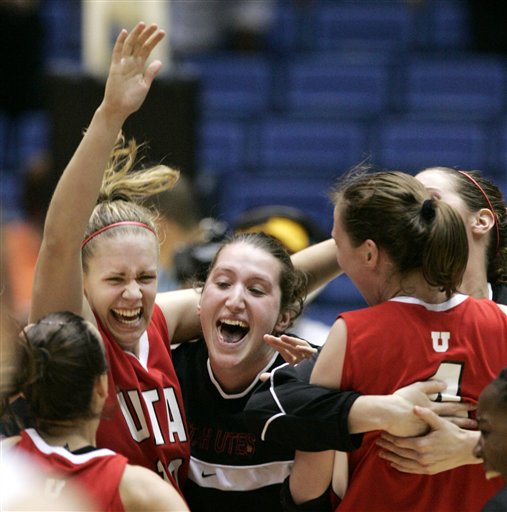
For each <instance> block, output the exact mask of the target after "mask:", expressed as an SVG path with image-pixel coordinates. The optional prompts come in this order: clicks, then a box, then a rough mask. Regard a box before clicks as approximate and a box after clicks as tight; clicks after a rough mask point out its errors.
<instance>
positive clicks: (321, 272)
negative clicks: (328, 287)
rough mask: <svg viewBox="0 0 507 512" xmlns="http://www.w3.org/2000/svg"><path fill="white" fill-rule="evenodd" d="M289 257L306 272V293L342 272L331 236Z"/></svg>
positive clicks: (298, 267) (297, 266)
mask: <svg viewBox="0 0 507 512" xmlns="http://www.w3.org/2000/svg"><path fill="white" fill-rule="evenodd" d="M291 259H292V263H293V264H294V266H295V267H296V268H297V269H299V270H302V271H303V272H305V273H306V274H307V276H308V293H310V292H313V291H314V290H316V289H317V288H319V287H320V286H323V285H325V284H326V283H328V282H329V281H331V280H332V279H334V278H335V277H337V276H339V275H340V274H341V273H342V270H341V268H340V267H339V266H338V261H337V260H336V245H335V242H334V240H333V239H331V238H330V239H329V240H325V241H324V242H320V243H318V244H314V245H310V247H307V248H306V249H303V250H301V251H299V252H296V253H294V254H293V255H292V256H291Z"/></svg>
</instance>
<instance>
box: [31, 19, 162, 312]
mask: <svg viewBox="0 0 507 512" xmlns="http://www.w3.org/2000/svg"><path fill="white" fill-rule="evenodd" d="M163 37H164V32H163V31H161V30H159V29H158V28H157V26H156V25H149V26H145V24H144V23H138V24H137V25H136V27H135V28H134V29H133V30H132V32H130V33H128V32H127V31H126V30H122V31H121V32H120V34H119V36H118V38H117V40H116V43H115V45H114V49H113V54H112V59H111V67H110V70H109V76H108V78H107V83H106V88H105V94H104V99H103V100H102V103H101V104H100V106H99V107H98V109H97V110H96V111H95V114H94V116H93V118H92V120H91V123H90V125H89V127H88V129H87V131H86V133H85V135H84V137H83V139H82V140H81V143H80V144H79V146H78V148H77V150H76V152H75V153H74V155H73V157H72V158H71V160H70V162H69V164H68V165H67V167H66V168H65V170H64V172H63V174H62V177H61V178H60V181H59V182H58V185H57V187H56V189H55V193H54V195H53V198H52V200H51V203H50V205H49V208H48V212H47V215H46V222H45V226H44V235H43V239H42V245H41V249H40V252H39V258H38V261H37V266H36V270H35V278H34V288H33V296H32V309H31V313H30V320H31V321H32V322H33V321H36V320H37V319H39V318H40V317H41V316H43V315H44V314H46V313H48V312H51V311H56V310H70V311H73V312H75V313H77V314H85V316H87V317H88V318H90V314H89V313H90V312H89V311H86V309H85V308H86V305H85V304H84V300H83V276H82V268H81V242H82V239H83V234H84V231H85V229H86V225H87V223H88V220H89V217H90V215H91V212H92V210H93V208H94V206H95V204H96V202H97V197H98V194H99V190H100V185H101V183H102V178H103V173H104V171H105V168H106V165H107V161H108V159H109V155H110V152H111V150H112V149H113V146H114V143H115V141H116V139H117V137H118V134H119V131H120V129H121V127H122V126H123V123H124V122H125V120H126V119H127V117H128V116H129V115H130V114H132V113H133V112H135V111H136V110H138V109H139V107H140V106H141V105H142V103H143V101H144V99H145V98H146V95H147V93H148V91H149V89H150V86H151V83H152V81H153V79H154V78H155V76H156V74H157V73H158V71H159V70H160V67H161V63H160V62H159V61H154V62H152V63H151V64H150V65H149V66H148V67H146V62H147V59H148V57H149V55H150V53H151V51H152V50H153V48H154V47H155V46H156V45H157V44H158V43H159V42H160V40H161V39H162V38H163Z"/></svg>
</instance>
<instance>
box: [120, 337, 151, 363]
mask: <svg viewBox="0 0 507 512" xmlns="http://www.w3.org/2000/svg"><path fill="white" fill-rule="evenodd" d="M125 352H127V354H128V355H129V356H132V357H134V358H136V359H137V360H138V361H139V362H140V363H141V366H142V367H143V368H144V369H145V370H146V371H149V370H148V356H149V355H150V340H149V339H148V333H147V332H146V331H144V332H143V334H142V335H141V338H139V357H137V356H136V355H135V354H133V353H132V352H129V351H125Z"/></svg>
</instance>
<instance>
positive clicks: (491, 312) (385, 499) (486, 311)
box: [339, 295, 507, 512]
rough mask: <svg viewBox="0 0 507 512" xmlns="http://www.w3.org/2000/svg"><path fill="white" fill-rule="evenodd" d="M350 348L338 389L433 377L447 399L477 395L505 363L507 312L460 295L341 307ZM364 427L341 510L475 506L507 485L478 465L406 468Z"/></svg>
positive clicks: (379, 390) (374, 388)
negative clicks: (427, 471)
mask: <svg viewBox="0 0 507 512" xmlns="http://www.w3.org/2000/svg"><path fill="white" fill-rule="evenodd" d="M341 317H342V318H343V319H344V320H345V323H346V325H347V348H346V353H345V359H344V366H343V374H342V383H341V389H355V390H357V391H360V392H362V393H364V394H373V395H375V394H389V393H392V392H394V391H395V390H397V389H398V388H400V387H403V386H405V385H407V384H410V383H412V382H415V381H421V380H427V379H429V378H430V377H432V376H435V377H436V378H439V379H441V380H445V381H446V382H447V383H448V387H447V389H446V390H445V391H444V392H443V396H442V400H461V399H464V400H470V401H473V402H476V401H477V399H478V397H479V394H480V392H481V391H482V389H483V388H484V387H485V386H486V385H487V384H488V383H489V382H490V381H491V380H492V379H493V378H495V377H496V376H497V374H498V373H499V371H500V370H501V369H502V368H503V367H504V366H507V315H505V314H504V313H503V312H502V311H501V310H500V309H499V308H498V306H497V305H496V304H495V303H494V302H491V301H489V300H486V299H482V300H476V299H473V298H470V297H467V296H464V295H456V296H454V297H453V298H451V300H449V301H448V302H446V303H444V304H434V305H430V304H425V303H422V302H421V301H419V300H417V299H414V298H410V297H398V298H395V299H392V300H390V301H388V302H385V303H382V304H379V305H377V306H374V307H370V308H366V309H362V310H358V311H352V312H348V313H343V314H342V315H341ZM377 436H378V432H377V433H375V432H373V433H370V434H367V435H366V436H365V438H364V441H363V444H362V446H361V448H360V449H358V450H356V451H354V452H351V453H350V454H349V456H348V460H349V487H348V490H347V492H346V493H345V497H344V499H343V500H342V502H341V505H340V507H339V510H340V512H342V511H347V510H350V511H356V512H357V511H389V512H392V511H393V510H396V511H410V512H417V511H420V512H428V511H431V512H444V511H445V512H455V511H457V510H460V511H466V512H472V511H477V512H478V511H479V510H481V508H482V506H483V505H484V504H485V502H486V501H487V500H488V499H489V498H491V496H493V495H494V494H495V493H496V492H497V491H498V490H499V489H500V488H501V487H502V485H503V482H502V481H500V480H499V479H496V480H492V481H487V480H486V479H485V476H484V470H483V468H482V465H481V464H475V465H468V466H462V467H459V468H456V469H453V470H450V471H445V472H442V473H439V474H437V475H433V476H425V475H412V474H406V473H401V472H399V471H397V470H395V469H393V468H391V467H390V465H389V463H388V462H387V461H385V460H383V459H381V458H380V457H379V456H378V448H377V447H376V445H375V438H376V437H377Z"/></svg>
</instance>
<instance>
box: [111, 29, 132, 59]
mask: <svg viewBox="0 0 507 512" xmlns="http://www.w3.org/2000/svg"><path fill="white" fill-rule="evenodd" d="M127 36H128V32H127V31H126V30H125V29H123V30H122V31H121V32H120V33H119V34H118V37H117V38H116V41H115V43H114V46H113V53H112V57H111V60H112V62H113V63H117V62H119V61H120V60H121V57H122V53H123V47H124V45H125V40H126V39H127Z"/></svg>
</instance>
